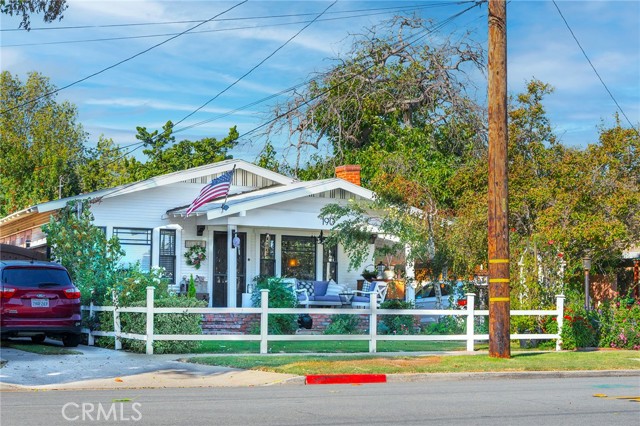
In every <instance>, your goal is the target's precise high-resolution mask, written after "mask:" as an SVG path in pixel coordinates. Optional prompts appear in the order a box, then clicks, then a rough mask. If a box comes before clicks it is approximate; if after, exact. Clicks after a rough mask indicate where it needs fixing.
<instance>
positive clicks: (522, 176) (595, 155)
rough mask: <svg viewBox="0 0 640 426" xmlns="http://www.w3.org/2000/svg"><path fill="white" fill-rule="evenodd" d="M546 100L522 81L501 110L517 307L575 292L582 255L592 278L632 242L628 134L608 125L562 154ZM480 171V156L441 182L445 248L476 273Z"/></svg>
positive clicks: (635, 220) (482, 245)
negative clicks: (450, 196) (445, 190)
mask: <svg viewBox="0 0 640 426" xmlns="http://www.w3.org/2000/svg"><path fill="white" fill-rule="evenodd" d="M552 92H553V89H552V88H551V86H549V85H547V84H544V83H542V82H540V81H538V80H532V81H530V82H529V83H528V84H527V90H526V92H524V93H521V94H519V95H517V96H516V97H514V98H512V99H511V102H510V107H509V166H508V167H509V227H510V254H511V283H512V290H513V295H514V297H515V299H514V301H517V302H519V303H522V304H523V307H529V306H534V305H535V306H540V305H541V304H551V303H553V297H554V295H555V294H558V293H560V292H562V291H565V290H566V289H567V285H569V286H571V285H572V284H573V285H575V286H576V287H577V288H578V289H579V288H581V278H580V273H581V258H582V256H584V255H585V254H586V253H587V250H590V251H591V254H592V256H593V259H594V270H595V271H596V272H598V273H607V272H611V271H612V270H613V268H614V267H615V266H616V265H617V262H618V261H619V259H620V256H621V253H622V251H623V250H624V249H626V248H628V246H629V245H630V244H631V243H633V242H634V239H636V240H637V235H639V225H638V224H639V222H640V175H639V173H638V170H639V161H638V159H637V157H638V149H639V138H638V134H637V132H636V131H635V130H634V129H628V128H627V129H625V128H623V127H621V125H620V122H619V121H618V122H617V123H616V125H615V126H613V127H612V128H604V127H603V128H601V130H600V140H599V141H598V142H597V143H594V144H592V145H589V146H588V147H587V148H586V149H577V148H569V147H565V146H563V145H562V144H561V143H560V142H559V141H558V140H557V138H556V136H555V135H554V133H553V132H552V127H551V123H550V122H549V119H548V117H547V116H546V112H545V108H544V104H543V100H544V98H545V96H547V95H549V94H551V93H552ZM487 172H488V170H487V162H486V158H481V159H478V161H476V162H471V163H469V164H468V165H467V166H465V167H464V168H461V169H460V170H459V171H458V173H456V175H455V177H454V178H453V179H452V180H451V185H452V186H453V188H454V192H455V193H456V194H457V196H456V200H457V202H456V206H455V209H454V211H455V219H454V220H453V221H452V222H451V226H450V231H449V232H448V233H447V234H446V241H445V244H446V245H447V246H448V250H449V253H450V255H451V262H452V265H453V266H454V269H455V270H457V271H461V272H470V271H472V270H473V269H474V267H475V266H476V265H479V264H483V263H484V264H485V266H486V256H487V255H486V249H487V245H486V233H487V223H486V220H487V210H486V209H487V199H486V193H487V178H486V177H487Z"/></svg>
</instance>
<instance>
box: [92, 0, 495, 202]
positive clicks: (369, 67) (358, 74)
mask: <svg viewBox="0 0 640 426" xmlns="http://www.w3.org/2000/svg"><path fill="white" fill-rule="evenodd" d="M486 1H487V0H479V1H475V2H473V3H474V4H473V5H472V6H470V7H468V8H466V9H464V10H463V11H461V12H458V13H456V14H454V15H452V16H450V17H449V18H447V19H445V20H444V21H442V22H441V23H440V24H438V25H435V26H432V27H431V29H425V30H423V31H421V33H423V34H422V35H420V36H418V35H419V34H420V32H419V33H417V34H415V36H416V37H417V38H416V39H415V40H413V41H411V42H408V43H407V44H406V45H405V46H404V47H402V48H401V49H400V51H402V50H404V49H406V48H407V47H409V46H411V45H413V44H414V43H416V42H418V41H420V40H422V39H423V38H424V37H426V36H427V35H428V34H429V33H432V32H434V31H437V30H439V29H440V28H443V27H444V26H445V25H447V24H449V23H450V22H452V21H454V20H455V19H457V18H458V17H460V16H461V15H463V14H465V13H466V12H468V11H469V10H471V9H473V8H475V7H479V6H481V5H482V4H483V3H486ZM375 65H376V63H375V62H374V63H372V64H371V65H369V66H367V67H365V68H364V69H363V70H362V71H361V72H359V73H356V74H354V75H352V76H350V77H349V78H347V79H345V80H343V81H341V82H340V83H338V84H337V85H336V86H334V87H331V88H327V89H325V90H323V91H322V92H320V93H318V94H317V95H316V96H313V97H311V98H309V99H308V100H306V101H304V102H302V103H300V104H299V105H296V106H295V107H293V108H291V109H289V110H287V111H285V112H283V113H281V114H278V115H277V116H276V117H274V118H272V119H271V120H268V121H266V122H264V123H262V124H260V125H258V126H256V127H254V128H253V129H251V130H249V131H247V132H245V133H243V134H241V135H238V137H237V138H235V141H237V140H240V139H242V138H244V137H246V136H248V135H250V134H252V133H255V132H257V131H258V130H260V129H262V128H263V127H265V126H268V125H269V124H271V123H273V122H275V121H276V120H279V119H281V118H282V117H284V116H286V115H287V114H289V113H291V112H293V111H295V110H297V109H299V108H300V107H302V106H305V105H308V104H309V103H310V102H312V101H314V100H316V99H319V98H320V97H322V96H324V95H326V94H327V93H329V92H330V91H331V90H334V89H335V88H336V87H340V86H342V85H343V84H345V83H347V82H349V81H351V80H353V79H354V78H356V77H358V76H360V75H362V74H364V73H365V72H367V71H368V70H370V69H371V68H373V67H374V66H375ZM140 143H142V142H140ZM137 183H138V182H132V183H129V184H127V185H124V186H123V187H122V188H117V189H114V190H113V191H111V192H109V193H107V194H105V195H103V196H102V197H104V196H107V195H113V194H116V193H118V192H121V191H124V190H126V189H127V188H130V187H131V186H133V185H135V184H137Z"/></svg>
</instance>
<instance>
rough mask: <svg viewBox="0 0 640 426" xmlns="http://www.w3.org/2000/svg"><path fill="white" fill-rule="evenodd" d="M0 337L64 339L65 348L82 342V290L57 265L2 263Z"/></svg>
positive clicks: (23, 262) (4, 261) (41, 340)
mask: <svg viewBox="0 0 640 426" xmlns="http://www.w3.org/2000/svg"><path fill="white" fill-rule="evenodd" d="M0 295H1V297H0V335H1V336H2V339H5V338H7V337H12V336H13V337H15V336H30V337H31V340H33V341H34V342H36V343H41V342H43V341H44V339H45V337H46V336H50V337H61V338H62V343H63V344H64V346H78V344H79V343H80V321H81V317H80V290H78V289H77V288H76V287H75V286H74V285H73V283H72V282H71V277H69V273H68V272H67V270H66V269H65V268H64V267H63V266H62V265H59V264H57V263H53V262H37V261H24V260H2V261H0Z"/></svg>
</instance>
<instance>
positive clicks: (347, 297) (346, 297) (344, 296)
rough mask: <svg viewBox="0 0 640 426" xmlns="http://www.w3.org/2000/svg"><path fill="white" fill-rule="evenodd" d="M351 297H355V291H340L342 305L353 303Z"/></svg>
mask: <svg viewBox="0 0 640 426" xmlns="http://www.w3.org/2000/svg"><path fill="white" fill-rule="evenodd" d="M351 299H353V293H340V302H342V306H345V305H351Z"/></svg>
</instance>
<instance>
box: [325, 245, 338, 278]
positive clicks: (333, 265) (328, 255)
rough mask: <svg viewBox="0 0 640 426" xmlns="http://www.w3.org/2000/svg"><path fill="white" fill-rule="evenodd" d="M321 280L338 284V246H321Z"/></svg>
mask: <svg viewBox="0 0 640 426" xmlns="http://www.w3.org/2000/svg"><path fill="white" fill-rule="evenodd" d="M322 264H323V265H324V267H323V268H322V279H323V280H325V281H329V280H334V281H335V282H338V246H337V245H332V246H330V245H329V244H323V249H322Z"/></svg>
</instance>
